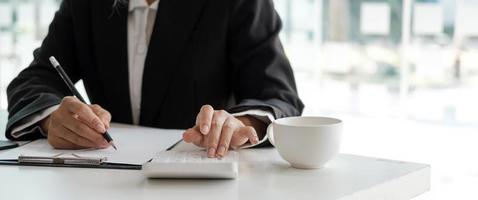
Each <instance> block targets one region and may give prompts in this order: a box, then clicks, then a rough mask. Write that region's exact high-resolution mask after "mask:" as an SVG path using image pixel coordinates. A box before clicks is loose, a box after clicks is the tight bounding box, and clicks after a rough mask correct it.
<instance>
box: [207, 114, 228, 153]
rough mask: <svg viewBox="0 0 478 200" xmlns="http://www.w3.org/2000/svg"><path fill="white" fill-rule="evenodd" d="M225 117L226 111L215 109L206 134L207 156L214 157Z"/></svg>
mask: <svg viewBox="0 0 478 200" xmlns="http://www.w3.org/2000/svg"><path fill="white" fill-rule="evenodd" d="M226 119H227V113H226V111H223V110H221V111H215V112H214V116H213V119H212V123H211V131H209V133H208V135H207V138H206V139H207V155H208V157H210V158H212V157H216V150H217V145H218V142H219V137H220V136H221V132H222V126H223V124H224V121H226Z"/></svg>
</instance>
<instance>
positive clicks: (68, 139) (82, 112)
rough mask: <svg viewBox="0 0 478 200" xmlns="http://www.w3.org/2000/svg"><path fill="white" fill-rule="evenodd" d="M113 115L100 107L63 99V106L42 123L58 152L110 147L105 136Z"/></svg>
mask: <svg viewBox="0 0 478 200" xmlns="http://www.w3.org/2000/svg"><path fill="white" fill-rule="evenodd" d="M110 121H111V114H110V113H109V112H108V111H106V110H105V109H103V108H101V106H99V105H87V104H84V103H83V102H81V101H80V100H78V99H77V98H75V97H65V98H63V100H62V102H61V104H60V106H59V107H58V109H56V110H55V111H54V112H53V113H51V114H50V116H48V117H47V118H45V119H44V120H42V121H41V124H40V126H41V128H42V130H43V131H44V132H45V133H47V138H48V142H49V143H50V145H51V146H53V147H54V148H58V149H84V148H107V147H109V146H110V144H109V143H108V142H107V141H106V140H105V139H104V138H103V136H102V134H104V133H105V132H106V130H107V129H108V128H109V124H110Z"/></svg>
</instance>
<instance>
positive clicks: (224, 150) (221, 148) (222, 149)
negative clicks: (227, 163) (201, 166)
mask: <svg viewBox="0 0 478 200" xmlns="http://www.w3.org/2000/svg"><path fill="white" fill-rule="evenodd" d="M224 153H226V147H224V146H220V147H219V148H218V149H217V155H218V156H219V157H223V156H224Z"/></svg>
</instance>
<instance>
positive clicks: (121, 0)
mask: <svg viewBox="0 0 478 200" xmlns="http://www.w3.org/2000/svg"><path fill="white" fill-rule="evenodd" d="M127 2H128V0H115V2H114V3H113V8H117V7H118V6H123V5H125V4H126V3H127Z"/></svg>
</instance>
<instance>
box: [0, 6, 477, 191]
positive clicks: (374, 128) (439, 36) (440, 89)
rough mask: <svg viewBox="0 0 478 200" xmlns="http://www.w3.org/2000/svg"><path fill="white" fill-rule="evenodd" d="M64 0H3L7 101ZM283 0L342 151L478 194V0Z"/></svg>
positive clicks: (308, 94)
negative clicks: (420, 169) (410, 166)
mask: <svg viewBox="0 0 478 200" xmlns="http://www.w3.org/2000/svg"><path fill="white" fill-rule="evenodd" d="M60 2H61V1H60V0H0V109H6V107H7V97H6V92H5V90H6V87H7V85H8V83H9V82H10V81H11V80H12V79H13V78H14V77H15V76H16V75H17V74H18V72H19V71H21V70H22V69H23V68H25V67H26V66H28V64H29V63H30V62H31V61H32V57H33V56H32V51H33V50H34V49H35V48H37V47H38V46H39V45H40V44H41V41H42V39H43V38H44V37H45V35H46V34H47V31H48V25H49V23H50V21H51V20H52V18H53V16H54V13H55V11H56V10H57V9H58V5H59V3H60ZM274 2H275V6H276V9H277V11H278V13H279V15H280V16H281V17H282V20H283V23H284V27H283V32H282V35H281V38H282V41H283V43H284V48H285V50H286V52H287V55H288V56H289V58H290V60H291V62H292V64H293V68H294V70H295V76H296V80H297V84H298V88H299V93H300V96H301V98H302V99H303V101H304V102H305V104H306V109H305V112H304V115H323V116H332V117H339V118H341V119H343V120H344V121H345V132H344V138H343V143H342V152H343V153H350V154H359V155H365V156H374V157H383V158H389V159H397V160H406V161H413V162H420V163H427V164H431V166H432V190H431V192H428V193H426V194H425V195H422V196H420V197H418V198H417V199H422V200H423V199H478V192H475V188H476V186H477V185H478V160H477V158H478V105H477V104H478V23H476V20H478V0H274ZM78 86H79V87H81V83H79V84H78Z"/></svg>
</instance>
